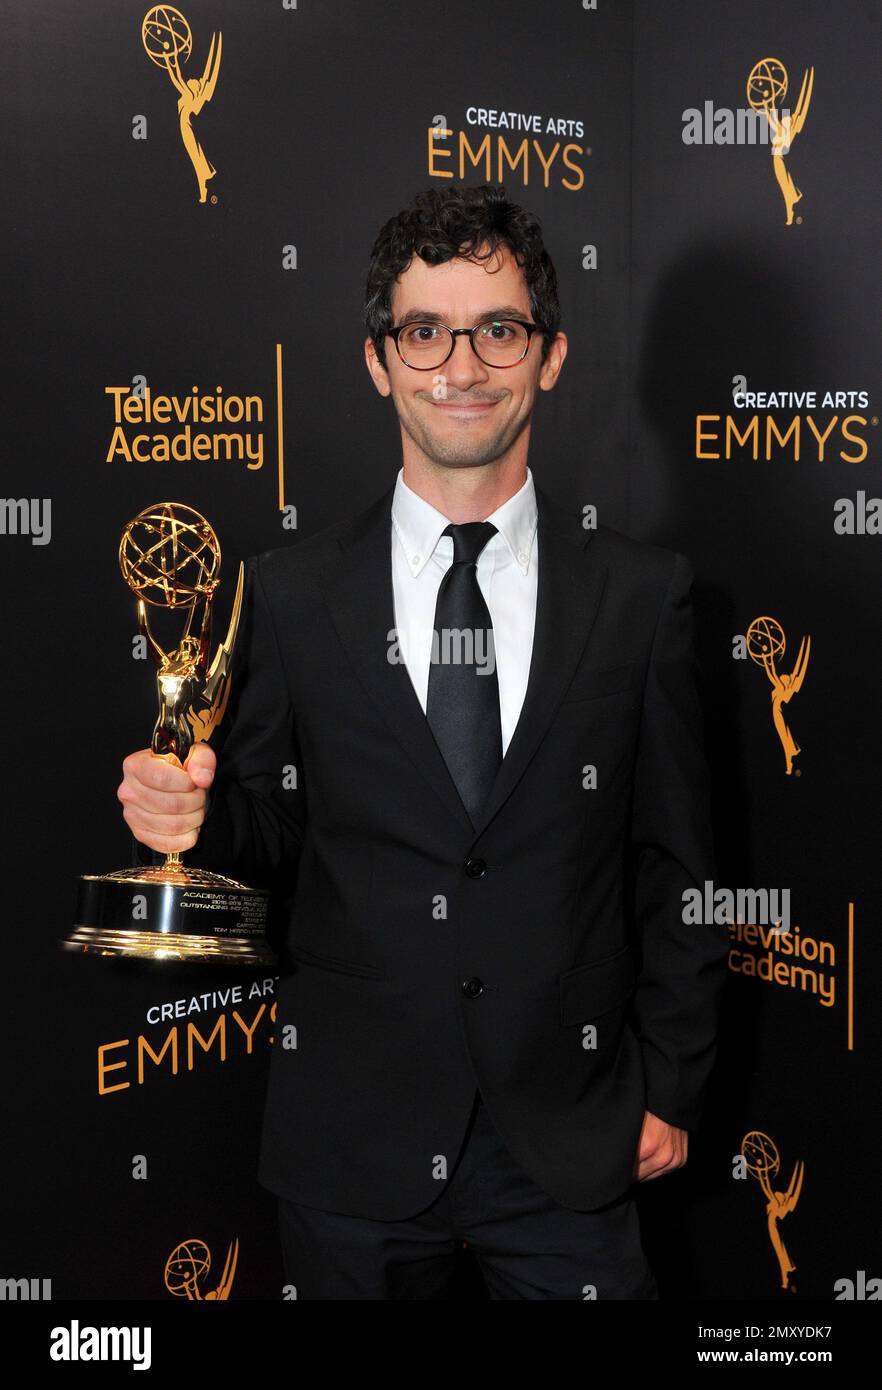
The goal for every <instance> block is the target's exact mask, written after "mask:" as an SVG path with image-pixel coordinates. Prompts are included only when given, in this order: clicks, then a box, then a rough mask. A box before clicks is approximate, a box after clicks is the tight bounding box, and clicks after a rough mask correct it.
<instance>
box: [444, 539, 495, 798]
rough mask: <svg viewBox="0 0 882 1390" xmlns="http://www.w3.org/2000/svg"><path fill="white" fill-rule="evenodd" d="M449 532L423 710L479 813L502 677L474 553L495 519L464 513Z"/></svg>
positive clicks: (491, 762)
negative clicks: (463, 519)
mask: <svg viewBox="0 0 882 1390" xmlns="http://www.w3.org/2000/svg"><path fill="white" fill-rule="evenodd" d="M443 534H444V535H445V536H452V537H453V564H452V565H451V566H450V569H449V570H448V571H447V573H446V574H445V576H444V578H443V579H442V580H441V585H440V588H439V589H438V601H437V604H436V606H435V630H434V634H433V639H432V661H431V665H430V666H429V689H428V694H427V696H426V718H427V720H428V721H429V727H430V728H431V730H432V733H433V735H434V737H435V742H436V743H437V744H438V747H439V748H440V749H441V752H442V754H443V756H444V761H445V762H446V764H447V767H448V769H449V771H450V775H451V777H452V778H453V781H454V782H455V784H456V788H457V790H458V792H459V794H460V797H461V798H462V801H463V804H464V805H465V808H466V810H467V811H468V813H469V815H470V816H471V818H472V821H477V818H478V814H479V812H480V810H481V807H482V806H483V805H484V802H485V801H486V799H487V795H488V793H489V791H490V788H491V786H492V785H493V780H494V778H495V776H496V773H497V771H498V770H499V765H500V763H501V762H502V726H501V722H500V717H499V681H498V679H497V675H496V654H495V648H494V645H493V623H492V620H491V618H490V610H489V609H488V607H487V605H486V603H485V602H484V596H483V594H482V593H481V590H480V588H479V586H478V573H477V563H478V556H479V555H480V553H481V551H482V550H483V549H484V546H485V545H486V544H487V542H488V541H489V539H490V537H491V536H494V535H495V534H496V527H495V526H494V525H493V524H492V522H489V521H466V522H463V523H462V525H459V526H453V525H452V526H448V527H447V528H446V530H445V531H444V532H443Z"/></svg>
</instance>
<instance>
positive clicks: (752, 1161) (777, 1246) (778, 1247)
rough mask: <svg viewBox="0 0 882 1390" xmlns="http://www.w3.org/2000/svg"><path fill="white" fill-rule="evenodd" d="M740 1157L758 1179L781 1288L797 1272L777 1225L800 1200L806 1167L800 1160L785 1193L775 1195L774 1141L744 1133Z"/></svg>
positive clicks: (776, 1158) (756, 1132) (776, 1164)
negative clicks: (779, 1272)
mask: <svg viewBox="0 0 882 1390" xmlns="http://www.w3.org/2000/svg"><path fill="white" fill-rule="evenodd" d="M741 1156H742V1158H743V1159H744V1162H745V1165H746V1167H747V1171H748V1172H749V1173H750V1174H752V1176H753V1177H755V1178H756V1179H758V1181H759V1185H760V1187H761V1188H762V1190H763V1195H764V1197H765V1199H766V1224H767V1226H768V1230H769V1240H770V1241H771V1242H772V1248H773V1250H774V1251H775V1254H776V1255H777V1257H778V1267H779V1269H780V1270H781V1287H782V1289H786V1288H787V1284H788V1280H789V1278H790V1275H791V1274H792V1273H793V1272H794V1270H795V1269H796V1265H795V1264H794V1263H793V1261H792V1260H791V1258H790V1256H789V1255H788V1253H787V1250H786V1248H785V1246H784V1242H783V1240H782V1239H781V1232H780V1231H779V1230H778V1222H779V1221H781V1220H783V1218H784V1217H785V1216H788V1215H789V1214H790V1212H792V1211H793V1210H794V1208H795V1207H796V1204H797V1202H798V1201H799V1194H800V1192H801V1191H802V1180H803V1177H804V1176H805V1168H804V1165H803V1163H802V1160H801V1159H800V1161H799V1162H798V1163H797V1164H796V1166H795V1167H794V1169H793V1176H792V1177H791V1179H790V1185H789V1186H788V1188H787V1191H786V1192H777V1191H775V1190H774V1189H773V1188H772V1185H771V1181H770V1180H771V1179H773V1178H774V1177H775V1176H776V1175H777V1173H778V1170H779V1168H780V1167H781V1159H780V1157H779V1155H778V1150H777V1148H776V1147H775V1144H774V1142H773V1141H772V1140H771V1139H770V1138H769V1136H768V1135H767V1134H762V1133H761V1132H760V1131H759V1130H756V1129H755V1130H752V1131H751V1133H750V1134H745V1136H744V1138H743V1139H742V1141H741Z"/></svg>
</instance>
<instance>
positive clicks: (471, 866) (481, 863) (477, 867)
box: [465, 859, 487, 878]
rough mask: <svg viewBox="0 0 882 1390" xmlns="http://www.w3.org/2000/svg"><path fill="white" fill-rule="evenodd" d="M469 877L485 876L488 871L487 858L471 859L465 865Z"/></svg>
mask: <svg viewBox="0 0 882 1390" xmlns="http://www.w3.org/2000/svg"><path fill="white" fill-rule="evenodd" d="M465 871H466V873H467V874H468V876H469V878H483V877H484V874H485V873H486V872H487V861H486V859H469V860H468V861H467V863H466V866H465Z"/></svg>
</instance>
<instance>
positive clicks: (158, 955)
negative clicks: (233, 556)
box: [60, 502, 275, 965]
mask: <svg viewBox="0 0 882 1390" xmlns="http://www.w3.org/2000/svg"><path fill="white" fill-rule="evenodd" d="M220 558H221V552H220V544H219V542H218V538H217V536H216V534H215V532H214V530H213V528H212V527H211V526H210V525H209V523H208V522H207V521H206V520H205V518H204V517H203V516H201V515H200V514H199V512H197V511H194V510H193V509H192V508H191V507H186V506H184V505H183V504H182V503H178V502H161V503H159V504H158V505H156V506H155V507H148V508H146V509H145V510H144V511H142V512H140V513H139V514H138V516H136V517H135V518H134V519H133V520H132V521H130V522H129V524H128V526H127V527H126V528H125V530H124V532H123V534H122V539H121V540H120V546H119V564H120V569H121V570H122V575H123V578H124V579H125V581H126V583H127V584H128V585H129V588H130V589H131V590H132V592H133V593H134V594H135V596H136V598H137V600H138V625H139V627H140V631H141V634H142V636H143V637H144V639H145V641H146V642H147V645H148V648H149V650H150V652H151V654H152V656H153V660H154V662H155V664H156V668H157V670H156V683H157V688H158V693H159V717H158V718H157V721H156V726H155V728H154V730H153V738H152V741H151V748H152V750H153V752H154V753H175V754H176V755H177V757H178V758H179V760H180V761H181V763H183V762H184V760H185V758H186V756H187V753H188V752H189V750H190V748H191V746H192V745H193V744H194V743H197V742H202V741H204V740H207V739H209V738H210V737H211V734H212V733H213V731H214V729H215V728H216V727H217V726H218V724H219V723H220V721H221V719H222V718H223V715H224V711H225V709H226V705H227V700H228V698H229V693H230V671H231V665H232V656H233V647H234V645H235V642H236V635H237V632H238V627H239V617H240V613H241V610H242V593H243V585H244V567H243V566H242V564H241V563H240V565H239V581H238V585H237V588H236V596H235V600H234V602H233V610H232V615H231V617H230V625H229V630H228V632H227V635H226V638H225V640H224V641H223V642H222V643H221V644H220V646H219V647H218V649H217V652H216V653H215V656H214V660H213V661H212V662H211V665H210V666H209V664H208V661H209V654H210V650H211V604H212V600H213V598H214V595H215V591H216V589H217V586H218V584H219V582H220ZM148 604H151V605H152V606H154V607H156V608H164V609H185V610H186V612H187V620H186V625H185V628H184V632H183V635H182V637H181V640H180V642H179V645H178V646H177V647H175V648H174V649H173V650H172V651H170V652H165V651H163V649H162V647H161V646H160V645H159V643H158V642H157V640H156V638H155V637H154V635H153V633H152V632H151V631H150V625H149V622H148V619H147V605H148ZM200 607H201V615H200V616H199V617H198V618H197V610H199V609H200ZM194 619H196V621H195V622H194ZM268 907H269V894H268V893H267V892H265V891H264V890H262V889H257V888H246V887H245V885H244V884H241V883H237V882H236V880H235V879H232V878H226V877H225V876H224V875H223V874H217V873H209V872H207V871H206V870H203V869H195V868H194V869H189V868H187V867H186V865H185V864H184V863H183V862H182V860H181V856H180V853H177V852H175V853H171V854H167V855H166V858H165V862H164V863H163V864H161V865H154V866H152V867H151V866H146V865H145V866H141V867H136V868H130V869H118V870H116V872H113V873H106V874H82V875H81V876H80V879H79V890H78V894H77V906H76V918H75V920H76V925H75V927H74V929H73V931H72V932H70V934H69V935H68V936H67V937H65V938H64V940H62V941H61V943H60V944H61V946H62V948H63V949H64V950H66V951H76V952H84V953H87V954H91V955H102V956H129V957H139V958H141V959H150V960H166V961H168V960H173V961H196V960H198V961H227V962H233V961H235V962H237V963H239V964H245V965H256V964H263V963H267V962H272V961H274V960H275V955H274V953H273V951H272V949H271V947H270V946H269V944H268V942H267V941H266V938H265V935H264V932H265V926H266V918H267V910H268Z"/></svg>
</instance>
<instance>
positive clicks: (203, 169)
mask: <svg viewBox="0 0 882 1390" xmlns="http://www.w3.org/2000/svg"><path fill="white" fill-rule="evenodd" d="M222 37H223V36H222V35H221V34H214V33H213V34H212V36H211V46H210V48H209V50H208V58H207V60H206V63H205V70H204V72H203V73H202V76H201V77H198V78H197V77H190V78H187V79H186V80H185V79H184V76H183V74H182V72H181V59H182V58H183V60H184V61H185V62H186V61H187V59H188V58H189V57H190V54H191V53H192V51H193V35H192V34H191V32H190V26H189V24H188V23H187V21H186V19H185V18H184V16H183V15H182V14H181V12H180V10H176V9H175V8H174V6H173V5H154V6H153V8H152V9H150V10H148V11H147V13H146V15H145V16H144V22H143V24H142V25H141V40H142V42H143V44H144V48H145V49H146V52H147V56H148V58H150V59H151V61H152V62H154V63H156V65H157V67H160V68H165V70H166V72H167V73H168V75H169V78H170V79H171V82H172V84H173V85H174V87H175V90H176V91H177V92H178V94H179V98H178V121H179V123H180V127H181V139H182V140H183V142H184V149H185V150H186V151H187V154H188V155H189V156H190V162H191V163H192V165H193V170H194V172H195V174H196V180H197V182H198V184H199V201H200V203H204V202H205V189H206V185H207V183H208V180H209V179H213V178H214V176H215V174H216V173H217V170H216V169H215V167H214V165H213V164H212V162H211V160H210V159H209V158H208V156H207V155H206V153H205V151H204V150H203V148H202V146H201V145H200V143H199V141H198V140H197V139H196V135H195V132H194V130H193V126H192V124H191V122H192V120H193V117H194V116H198V115H199V113H200V111H201V110H202V108H203V106H204V105H205V103H206V102H207V101H211V98H212V97H213V96H214V89H215V86H216V85H217V74H218V71H219V69H220V60H221V39H222Z"/></svg>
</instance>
